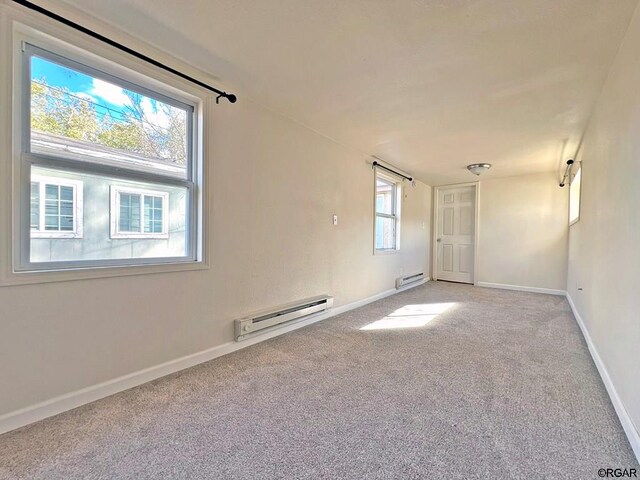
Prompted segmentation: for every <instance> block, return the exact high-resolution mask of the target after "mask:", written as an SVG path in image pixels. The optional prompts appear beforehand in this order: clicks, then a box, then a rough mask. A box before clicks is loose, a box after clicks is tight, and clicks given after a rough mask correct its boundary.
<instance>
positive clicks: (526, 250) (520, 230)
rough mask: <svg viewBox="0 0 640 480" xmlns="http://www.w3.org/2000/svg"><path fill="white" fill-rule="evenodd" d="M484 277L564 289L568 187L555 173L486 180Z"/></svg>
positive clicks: (480, 251) (481, 247)
mask: <svg viewBox="0 0 640 480" xmlns="http://www.w3.org/2000/svg"><path fill="white" fill-rule="evenodd" d="M479 203H480V214H479V217H480V230H479V241H478V278H477V281H478V282H481V283H493V284H502V285H513V286H521V287H534V288H545V289H553V290H564V289H565V285H566V275H567V223H568V198H567V190H566V189H564V190H563V189H561V188H560V187H559V186H558V180H557V178H556V175H555V174H553V173H539V174H531V175H521V176H517V177H509V178H500V179H495V180H481V181H480V201H479Z"/></svg>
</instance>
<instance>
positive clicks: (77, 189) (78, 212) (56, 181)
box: [29, 175, 84, 239]
mask: <svg viewBox="0 0 640 480" xmlns="http://www.w3.org/2000/svg"><path fill="white" fill-rule="evenodd" d="M30 180H31V182H30V183H38V191H39V198H38V211H39V214H38V217H39V218H38V222H39V228H38V229H37V230H33V229H32V227H31V218H29V228H30V236H31V238H36V239H37V238H45V239H46V238H78V239H81V238H83V223H84V221H83V220H84V219H83V190H82V187H83V182H82V181H80V180H72V179H67V178H60V177H50V176H45V175H32V176H31V179H30ZM47 185H55V186H58V187H71V188H72V189H73V230H71V231H64V230H46V229H43V228H42V227H43V226H44V223H45V213H44V211H45V201H44V200H46V197H45V195H44V192H45V191H46V187H47ZM29 206H30V207H31V201H29ZM29 214H31V208H30V209H29Z"/></svg>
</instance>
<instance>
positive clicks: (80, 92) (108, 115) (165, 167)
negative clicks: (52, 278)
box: [15, 35, 202, 271]
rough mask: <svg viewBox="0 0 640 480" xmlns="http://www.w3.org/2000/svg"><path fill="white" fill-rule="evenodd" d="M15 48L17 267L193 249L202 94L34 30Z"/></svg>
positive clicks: (197, 253)
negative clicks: (18, 143) (18, 142)
mask: <svg viewBox="0 0 640 480" xmlns="http://www.w3.org/2000/svg"><path fill="white" fill-rule="evenodd" d="M20 58H21V68H22V78H23V79H24V80H23V83H21V84H20V85H19V87H18V91H19V92H20V95H19V96H20V97H22V99H23V101H22V102H20V105H22V106H23V111H22V115H21V117H20V118H21V119H22V122H21V125H22V132H21V136H22V138H23V140H24V141H23V142H22V150H21V152H19V153H20V155H17V156H16V162H19V163H18V165H17V166H18V170H17V172H18V173H17V175H18V177H19V178H21V179H23V180H22V183H21V188H22V189H23V194H21V196H20V197H21V198H22V199H23V200H22V201H21V203H20V215H19V218H20V241H19V242H17V244H16V248H17V249H18V250H17V254H16V255H15V258H16V268H15V269H16V270H17V271H37V270H56V271H59V270H62V269H76V268H83V269H85V268H87V267H105V266H111V265H113V266H122V265H126V266H135V265H149V264H162V263H164V264H167V263H182V262H198V261H200V260H202V258H201V255H202V253H201V252H202V248H201V231H200V230H201V229H200V228H199V227H200V225H201V221H200V218H201V212H200V211H199V207H200V205H201V198H202V195H201V193H200V192H201V187H202V185H201V183H200V182H201V178H202V177H201V175H200V172H201V171H202V166H201V165H200V163H199V158H200V157H199V155H198V154H197V152H198V151H199V150H198V149H197V146H198V145H199V144H200V141H199V140H200V139H199V136H198V132H199V131H200V130H201V128H196V127H197V125H196V124H197V122H198V121H199V120H198V118H199V117H198V115H197V113H198V109H199V106H200V105H201V97H200V96H198V94H194V93H186V92H182V91H181V90H178V89H176V87H175V85H165V84H164V83H162V82H159V81H158V80H156V79H151V78H147V77H144V76H142V75H140V74H139V73H137V72H133V71H130V70H127V69H124V67H122V66H120V65H118V64H116V63H115V62H111V61H108V60H106V59H105V60H102V59H100V58H98V57H96V56H94V55H93V54H90V53H88V52H83V51H81V50H71V49H69V48H68V47H67V46H66V45H64V44H57V43H56V42H55V41H52V40H50V39H45V38H40V37H38V36H37V35H36V36H35V37H34V38H28V39H26V40H25V41H23V43H22V53H21V57H20ZM185 88H186V89H187V90H188V91H189V92H191V91H192V89H189V87H185ZM51 179H54V180H55V181H53V180H51ZM114 185H120V186H122V187H113V186H114ZM83 193H84V198H83ZM170 199H171V202H170V201H169V200H170ZM27 201H28V203H27ZM83 208H84V215H85V217H86V218H84V219H83V217H82V211H83V210H82V209H83ZM83 227H84V232H83ZM47 238H68V239H73V240H70V241H69V242H47V243H45V239H47ZM120 239H128V241H127V242H124V241H121V240H120ZM159 239H164V241H163V242H159V241H158V240H159ZM102 271H103V270H102Z"/></svg>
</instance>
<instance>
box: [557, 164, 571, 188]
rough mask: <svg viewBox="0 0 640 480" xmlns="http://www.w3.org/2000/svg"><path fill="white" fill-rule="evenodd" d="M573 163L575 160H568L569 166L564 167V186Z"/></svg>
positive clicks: (562, 182)
mask: <svg viewBox="0 0 640 480" xmlns="http://www.w3.org/2000/svg"><path fill="white" fill-rule="evenodd" d="M571 165H573V160H567V168H565V169H564V175H563V176H562V180H561V181H560V187H564V186H565V183H566V181H567V178H569V177H570V175H571Z"/></svg>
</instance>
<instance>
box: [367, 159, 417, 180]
mask: <svg viewBox="0 0 640 480" xmlns="http://www.w3.org/2000/svg"><path fill="white" fill-rule="evenodd" d="M371 165H373V166H374V167H378V168H383V169H385V170H386V171H387V172H391V173H393V174H394V175H398V176H399V177H402V178H406V179H407V180H409V181H410V182H413V177H407V176H406V175H403V174H402V173H400V172H396V171H395V170H392V169H390V168H389V167H385V166H384V165H381V164H380V163H378V162H377V161H375V160H374V161H373V162H372V163H371Z"/></svg>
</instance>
